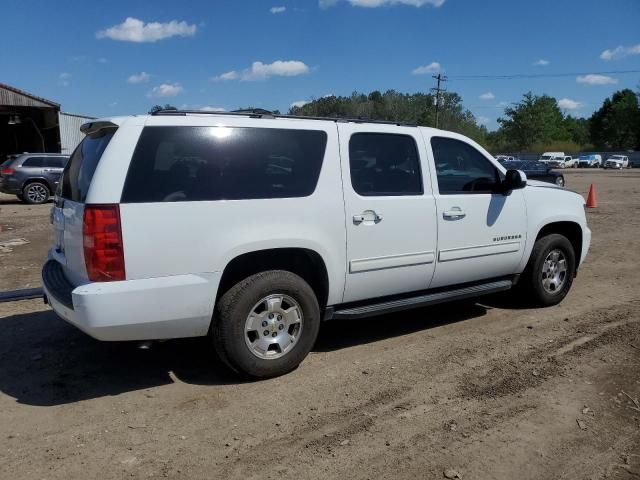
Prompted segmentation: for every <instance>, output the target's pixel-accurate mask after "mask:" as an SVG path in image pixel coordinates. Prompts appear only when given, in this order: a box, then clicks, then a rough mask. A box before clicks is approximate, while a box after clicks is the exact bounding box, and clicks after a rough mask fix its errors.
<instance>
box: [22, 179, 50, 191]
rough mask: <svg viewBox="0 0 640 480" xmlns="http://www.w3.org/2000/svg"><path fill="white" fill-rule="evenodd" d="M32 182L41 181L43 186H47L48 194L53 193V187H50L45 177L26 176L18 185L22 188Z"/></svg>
mask: <svg viewBox="0 0 640 480" xmlns="http://www.w3.org/2000/svg"><path fill="white" fill-rule="evenodd" d="M32 183H42V184H43V185H44V186H45V187H47V190H49V195H52V194H53V191H54V189H53V188H51V185H50V184H49V181H48V180H47V179H46V178H41V177H29V178H27V179H26V180H25V181H24V182H22V186H21V187H20V190H24V189H25V188H26V187H27V185H31V184H32Z"/></svg>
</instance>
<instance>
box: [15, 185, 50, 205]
mask: <svg viewBox="0 0 640 480" xmlns="http://www.w3.org/2000/svg"><path fill="white" fill-rule="evenodd" d="M22 196H23V197H24V201H25V202H27V203H29V204H31V205H38V204H41V203H45V202H46V201H47V200H49V188H48V187H47V186H46V185H45V184H44V183H41V182H32V183H30V184H28V185H26V186H25V187H24V188H23V189H22Z"/></svg>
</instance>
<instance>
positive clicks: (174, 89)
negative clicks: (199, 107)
mask: <svg viewBox="0 0 640 480" xmlns="http://www.w3.org/2000/svg"><path fill="white" fill-rule="evenodd" d="M183 91H184V88H182V85H180V84H179V83H163V84H161V85H158V86H157V87H153V89H152V90H151V91H150V92H149V93H148V94H147V97H149V98H152V97H156V98H159V97H175V96H176V95H178V94H179V93H181V92H183Z"/></svg>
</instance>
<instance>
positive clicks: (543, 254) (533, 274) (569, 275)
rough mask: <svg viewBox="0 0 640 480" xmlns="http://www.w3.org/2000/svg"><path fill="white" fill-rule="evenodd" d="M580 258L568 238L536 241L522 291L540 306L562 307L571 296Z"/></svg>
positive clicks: (555, 234) (544, 238)
mask: <svg viewBox="0 0 640 480" xmlns="http://www.w3.org/2000/svg"><path fill="white" fill-rule="evenodd" d="M575 272H576V257H575V252H574V250H573V246H572V245H571V242H570V241H569V240H568V239H567V237H565V236H563V235H559V234H557V233H553V234H550V235H546V236H544V237H542V238H539V239H538V240H536V243H535V245H534V246H533V251H532V252H531V258H530V259H529V263H528V265H527V268H526V269H525V271H524V273H523V274H522V278H521V280H520V283H519V284H518V288H519V289H520V291H521V293H523V294H524V296H525V298H526V299H527V300H528V301H530V302H531V303H533V304H534V305H536V306H540V307H549V306H552V305H557V304H558V303H560V302H561V301H562V300H563V299H564V297H566V296H567V293H569V289H570V288H571V284H572V283H573V278H574V276H575Z"/></svg>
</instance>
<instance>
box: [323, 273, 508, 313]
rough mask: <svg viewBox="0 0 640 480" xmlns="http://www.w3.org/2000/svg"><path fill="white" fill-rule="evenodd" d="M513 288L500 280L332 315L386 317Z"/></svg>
mask: <svg viewBox="0 0 640 480" xmlns="http://www.w3.org/2000/svg"><path fill="white" fill-rule="evenodd" d="M512 286H513V282H512V281H511V280H499V281H495V282H490V283H483V284H481V285H474V286H472V287H462V288H457V289H454V290H447V291H442V292H436V293H428V294H426V295H419V296H417V297H410V298H403V299H400V300H390V301H386V302H381V303H374V304H370V305H364V306H360V307H349V308H342V309H341V308H340V307H339V306H338V307H337V308H336V309H335V310H334V311H333V312H332V313H331V314H330V318H331V319H332V320H333V319H335V320H338V319H346V318H363V317H373V316H375V315H384V314H385V313H392V312H399V311H401V310H408V309H410V308H416V307H425V306H427V305H435V304H438V303H444V302H449V301H452V300H462V299H464V298H472V297H478V296H480V295H487V294H490V293H495V292H502V291H504V290H509V289H510V288H511V287H512ZM327 313H329V312H327Z"/></svg>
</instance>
